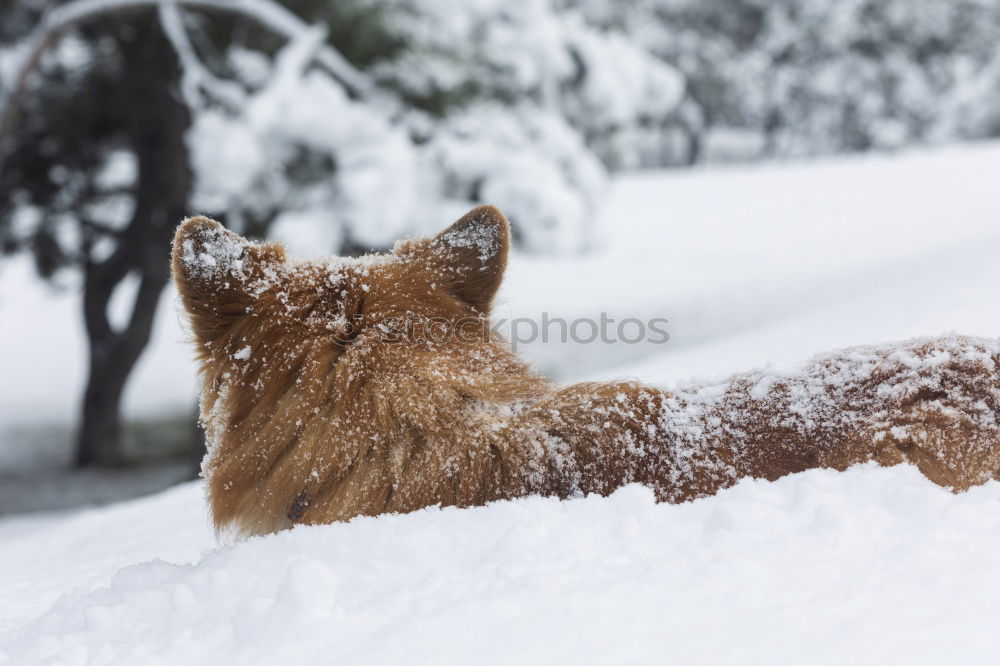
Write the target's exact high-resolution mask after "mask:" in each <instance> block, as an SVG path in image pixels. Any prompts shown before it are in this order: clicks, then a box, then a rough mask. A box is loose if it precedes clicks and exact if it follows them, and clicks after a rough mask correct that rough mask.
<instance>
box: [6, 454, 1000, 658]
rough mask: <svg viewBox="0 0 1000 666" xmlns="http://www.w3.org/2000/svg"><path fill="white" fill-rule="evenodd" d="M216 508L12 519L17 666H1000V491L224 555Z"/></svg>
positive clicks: (928, 491) (710, 509) (351, 529)
mask: <svg viewBox="0 0 1000 666" xmlns="http://www.w3.org/2000/svg"><path fill="white" fill-rule="evenodd" d="M200 507H201V496H200V492H199V489H198V488H197V486H196V485H195V484H189V485H186V486H182V487H179V488H177V489H174V490H171V491H168V492H166V493H163V494H161V495H157V496H154V497H151V498H147V499H141V500H135V501H132V502H128V503H125V504H122V505H119V506H114V507H110V508H107V509H102V510H95V511H91V512H84V513H81V514H79V515H76V516H74V517H72V518H64V519H61V520H59V519H55V520H48V521H41V522H38V523H32V524H24V523H16V522H15V523H9V524H7V525H5V526H4V541H5V545H4V548H3V549H2V551H0V566H2V567H3V570H4V572H5V576H6V577H8V578H9V580H8V582H6V583H5V584H4V586H3V588H2V590H3V592H0V595H2V597H0V602H2V603H0V614H2V615H0V618H2V621H3V624H4V625H6V627H7V628H11V629H12V631H11V633H9V634H7V636H6V638H4V639H3V640H4V642H3V645H4V648H2V649H0V663H4V662H3V660H4V659H6V663H10V664H17V665H18V666H22V665H27V664H36V663H45V664H67V665H68V664H127V665H130V666H131V665H134V664H143V665H144V666H152V665H158V664H162V665H164V666H174V665H176V664H184V665H185V666H196V665H199V664H206V665H212V666H215V665H218V664H241V665H244V664H261V665H270V664H363V665H365V666H375V665H376V664H434V665H443V664H456V665H460V664H461V665H465V664H570V663H572V664H639V663H642V664H720V663H739V664H844V663H850V664H965V665H969V664H995V663H996V661H995V660H996V642H995V641H996V625H997V620H998V619H1000V617H998V605H997V594H998V590H1000V568H998V567H997V566H996V553H997V552H998V549H1000V484H996V483H993V484H991V485H989V486H987V487H983V488H977V489H975V490H973V491H971V492H969V493H966V494H965V495H961V496H955V495H952V494H950V493H949V492H947V491H945V490H942V489H940V488H938V487H936V486H933V485H931V484H929V483H928V482H926V481H925V480H924V479H923V477H921V476H920V474H919V473H918V472H917V471H916V470H915V469H912V468H897V469H892V470H879V469H874V468H870V467H862V468H855V469H853V470H850V471H848V472H846V473H843V474H839V473H837V472H832V471H826V470H820V471H811V472H807V473H805V474H800V475H797V476H795V477H789V478H785V479H783V480H781V481H779V482H777V483H773V484H768V483H764V482H754V481H746V482H743V483H741V484H740V485H738V486H736V487H735V488H732V489H730V490H727V491H725V492H723V493H722V494H721V495H719V496H718V497H714V498H710V499H706V500H700V501H697V502H692V503H689V504H684V505H677V506H671V505H655V504H654V503H653V498H652V493H651V492H650V491H648V490H646V489H644V488H642V487H639V486H632V487H628V488H625V489H622V490H621V491H619V492H618V493H616V494H615V495H614V496H612V497H610V498H596V497H592V498H587V499H582V500H574V501H569V502H559V501H556V500H549V499H540V498H530V499H526V500H520V501H516V502H508V503H499V504H495V505H492V506H488V507H484V508H477V509H468V510H455V509H447V510H437V509H429V510H424V511H420V512H417V513H415V514H410V515H406V516H387V517H383V518H378V519H363V520H355V521H354V522H352V523H350V524H346V525H334V526H326V527H311V528H310V527H299V528H296V529H294V530H292V531H291V532H286V533H282V534H278V535H275V536H272V537H267V538H258V539H252V540H250V541H247V542H244V543H239V544H236V545H230V546H225V547H222V548H217V547H216V546H215V544H214V541H213V539H212V536H211V534H210V533H209V532H208V530H207V528H206V527H205V524H204V517H203V515H202V512H201V510H200ZM71 588H75V591H73V592H70V593H68V594H63V596H61V597H60V598H58V600H57V597H59V595H60V593H65V592H67V591H68V590H69V589H71ZM53 602H55V605H54V606H52V603H53ZM50 606H51V608H50ZM46 608H48V610H47V611H46V612H45V613H44V614H42V615H41V617H39V618H38V619H34V620H26V618H28V617H30V616H31V615H33V614H35V613H38V612H41V611H43V610H45V609H46Z"/></svg>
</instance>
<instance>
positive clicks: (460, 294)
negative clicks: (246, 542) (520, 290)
mask: <svg viewBox="0 0 1000 666" xmlns="http://www.w3.org/2000/svg"><path fill="white" fill-rule="evenodd" d="M428 248H429V249H430V251H431V253H432V256H433V257H434V259H433V265H434V267H435V268H436V271H437V273H438V275H437V276H435V277H436V278H440V279H441V280H442V283H443V285H444V286H445V288H446V289H448V291H449V292H451V294H452V295H453V296H455V298H457V299H459V300H460V301H462V302H464V303H466V304H468V305H470V306H472V307H473V308H474V309H475V310H476V311H477V312H480V313H482V314H488V313H489V311H490V306H491V304H492V303H493V297H494V296H496V293H497V289H499V288H500V282H501V281H502V280H503V273H504V270H505V269H506V268H507V253H508V251H509V249H510V223H509V222H507V218H506V217H504V214H503V213H501V212H500V210H499V209H498V208H496V207H495V206H479V207H478V208H474V209H473V210H471V211H469V212H468V213H466V214H465V215H464V216H463V217H462V218H461V219H459V220H458V221H457V222H455V223H454V224H453V225H451V226H450V227H448V228H447V229H445V230H444V231H442V232H441V233H440V234H438V235H437V236H435V237H434V238H432V239H431V241H430V243H429V245H428Z"/></svg>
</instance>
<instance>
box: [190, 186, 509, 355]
mask: <svg viewBox="0 0 1000 666" xmlns="http://www.w3.org/2000/svg"><path fill="white" fill-rule="evenodd" d="M509 245H510V230H509V224H508V222H507V219H506V218H505V217H504V216H503V214H502V213H501V212H500V211H499V210H498V209H496V208H494V207H493V206H481V207H479V208H476V209H474V210H472V211H471V212H469V213H468V214H467V215H465V216H464V217H462V218H461V219H460V220H458V221H457V222H455V223H454V224H453V225H452V226H450V227H449V228H448V229H446V230H444V231H443V232H441V233H440V234H438V235H437V236H435V237H433V238H427V239H421V240H407V241H402V242H400V243H398V244H397V246H396V248H395V249H394V250H393V251H392V252H390V253H387V254H382V255H370V256H366V257H360V258H356V259H350V258H348V259H343V258H332V259H325V260H310V261H290V260H289V259H288V258H287V257H286V256H285V251H284V249H283V248H282V247H281V246H280V245H278V244H274V243H264V244H256V243H252V242H250V241H248V240H246V239H244V238H242V237H240V236H238V235H237V234H235V233H233V232H232V231H229V230H227V229H225V228H223V227H222V225H220V224H218V223H217V222H213V221H212V220H209V219H206V218H204V217H196V218H192V219H189V220H186V221H185V222H184V223H183V224H182V225H181V226H180V228H178V230H177V234H176V237H175V239H174V249H173V273H174V281H175V282H176V284H177V288H178V291H179V293H180V297H181V300H182V302H183V304H184V307H185V309H186V310H187V313H188V315H189V318H190V322H191V328H192V331H193V334H194V337H195V342H196V344H197V345H198V349H199V355H200V356H201V359H202V360H203V361H207V360H209V359H213V360H216V361H222V360H224V359H225V358H227V357H228V358H231V359H233V360H235V361H241V360H245V358H241V357H249V356H250V355H252V354H253V355H256V354H257V353H259V352H261V351H265V350H264V349H258V347H259V346H264V347H269V346H273V345H274V344H295V345H302V344H309V345H319V346H322V347H324V348H325V349H326V350H327V351H328V352H329V353H330V354H332V355H333V356H336V355H339V353H341V352H343V351H344V350H346V349H347V348H348V346H349V345H350V344H352V343H353V342H354V341H355V340H357V339H359V338H372V337H378V338H379V339H383V340H385V341H390V342H394V343H406V342H426V340H427V339H428V338H441V337H448V336H454V337H462V336H464V337H465V338H471V337H472V334H473V333H483V331H485V330H488V328H482V327H481V326H480V327H478V328H477V326H476V324H475V322H481V323H482V324H483V326H485V322H486V317H487V316H488V315H489V312H490V307H491V304H492V302H493V298H494V296H495V295H496V292H497V289H498V288H499V286H500V282H501V280H502V278H503V273H504V269H505V268H506V265H507V253H508V249H509ZM428 327H431V329H433V330H431V329H428ZM467 341H468V340H467Z"/></svg>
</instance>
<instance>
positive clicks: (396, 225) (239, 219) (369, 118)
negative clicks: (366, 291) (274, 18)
mask: <svg viewBox="0 0 1000 666" xmlns="http://www.w3.org/2000/svg"><path fill="white" fill-rule="evenodd" d="M319 37H322V33H320V32H315V33H311V34H310V33H306V34H305V35H303V37H302V38H301V39H299V40H297V41H294V42H291V43H290V44H289V45H288V46H287V47H285V48H284V49H283V50H282V51H281V52H280V53H279V54H278V55H277V57H276V58H275V61H274V64H273V67H270V70H271V71H270V72H268V73H267V74H266V75H265V72H264V71H262V70H265V69H268V68H269V66H268V64H267V63H266V62H256V60H250V62H255V63H256V66H254V67H253V73H252V76H253V77H255V78H259V80H263V81H265V83H264V85H263V86H262V87H260V88H259V89H258V90H256V91H253V92H250V93H247V94H246V95H245V96H244V97H243V98H242V99H239V100H238V102H239V103H238V104H237V105H236V107H235V108H233V109H225V108H222V107H219V106H213V107H209V108H205V109H201V110H199V111H197V112H196V114H195V118H194V122H193V125H192V127H191V130H190V132H189V134H188V144H189V148H190V150H191V155H192V162H193V166H194V172H195V174H196V181H197V186H198V187H197V190H196V193H195V199H194V206H195V207H196V208H198V209H199V210H201V211H203V212H206V213H210V214H225V215H226V216H227V220H228V221H229V223H230V225H231V226H233V227H235V228H237V229H238V230H243V229H244V228H246V227H249V228H250V229H254V224H253V223H254V221H260V220H270V219H272V218H273V223H274V225H275V229H274V231H275V234H274V235H277V236H279V237H281V238H282V239H283V240H285V241H286V242H287V243H288V244H289V246H290V247H291V248H292V249H293V250H298V249H302V250H304V251H316V250H317V247H316V245H315V243H316V241H317V240H319V241H321V242H323V244H324V245H327V247H325V248H320V249H322V250H323V251H328V250H335V249H337V248H340V247H343V246H345V245H353V246H359V247H380V246H386V245H390V244H391V243H392V241H393V240H394V239H395V238H397V237H398V236H399V235H400V234H402V233H404V232H405V231H407V230H408V224H409V222H410V220H409V215H410V212H411V210H412V208H413V205H414V204H415V202H416V199H417V195H418V192H417V182H416V181H417V178H416V173H417V172H416V169H417V160H416V147H415V146H414V145H413V143H412V141H411V140H410V138H409V136H408V135H407V133H406V132H405V131H404V130H403V129H402V128H400V127H395V126H393V125H391V124H390V123H389V121H388V120H387V114H385V113H379V112H378V111H377V110H376V109H374V108H373V106H372V105H371V104H365V103H362V102H358V101H356V100H352V99H350V98H349V97H348V95H347V94H346V93H345V92H344V90H343V88H341V87H340V86H339V85H338V84H337V83H336V82H335V81H334V80H332V79H331V78H330V77H328V76H326V75H325V74H324V73H322V72H319V71H317V70H315V69H310V68H309V63H310V60H311V57H312V55H313V53H314V52H315V49H316V47H317V43H316V40H317V38H319ZM239 55H240V56H242V57H241V58H240V60H241V62H242V63H243V64H244V67H243V68H242V69H246V68H247V67H246V65H247V62H248V60H249V59H248V58H247V57H246V54H239Z"/></svg>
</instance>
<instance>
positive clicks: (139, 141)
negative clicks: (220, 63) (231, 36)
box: [76, 19, 190, 466]
mask: <svg viewBox="0 0 1000 666" xmlns="http://www.w3.org/2000/svg"><path fill="white" fill-rule="evenodd" d="M130 30H132V31H133V32H127V31H126V32H123V33H122V34H123V35H125V36H123V37H122V38H120V39H119V46H120V48H121V55H122V61H123V70H124V71H123V73H124V76H123V82H122V85H124V86H126V89H128V90H129V91H131V92H132V94H133V95H134V96H133V98H132V100H133V103H134V107H133V109H132V112H131V114H130V120H129V128H128V130H129V140H130V143H131V148H132V150H133V151H134V153H135V156H136V159H137V162H138V174H137V178H136V185H135V210H134V213H133V215H132V220H131V222H130V223H129V226H128V227H127V228H126V229H125V231H124V232H123V233H122V235H121V238H120V239H119V242H118V246H117V247H116V248H115V251H114V252H113V253H112V254H111V256H110V257H108V258H107V259H105V260H104V261H102V262H100V263H96V262H89V261H88V264H87V265H86V267H85V271H84V297H83V314H84V321H85V323H86V329H87V338H88V342H89V344H90V356H89V359H90V368H89V374H88V377H87V385H86V389H85V391H84V397H83V405H82V411H81V416H80V429H79V432H78V437H77V449H76V463H77V465H79V466H84V465H113V464H116V463H119V462H121V455H122V450H121V444H122V437H121V435H122V432H121V399H122V395H123V393H124V390H125V385H126V381H127V380H128V377H129V375H130V374H131V372H132V370H133V369H134V367H135V364H136V362H137V361H138V360H139V357H140V355H141V354H142V351H143V349H145V347H146V345H147V344H148V343H149V338H150V334H151V333H152V328H153V321H154V318H155V315H156V308H157V304H158V302H159V299H160V295H161V294H162V292H163V288H164V286H166V284H167V281H168V280H169V278H170V274H169V268H168V265H169V264H168V260H169V257H170V239H171V235H172V232H173V229H174V226H175V225H176V224H177V223H178V222H179V221H180V220H181V218H182V217H183V216H184V214H185V210H186V206H187V200H188V194H189V190H190V172H189V165H188V154H187V147H186V144H185V143H184V132H185V130H186V129H187V127H188V125H189V115H188V110H187V107H186V106H185V105H184V104H183V102H182V101H181V99H180V93H179V85H180V68H179V65H178V63H177V59H176V56H175V54H174V52H173V50H172V48H171V47H170V45H169V44H168V42H167V41H166V40H165V38H164V36H163V34H162V32H161V31H160V28H159V25H158V23H157V22H156V21H155V20H152V19H149V20H146V19H143V20H140V21H133V22H132V23H131V24H130ZM129 276H134V277H135V278H136V279H138V281H139V286H138V290H137V292H136V296H135V301H134V304H133V308H132V312H131V316H130V317H129V320H128V322H127V324H126V325H125V326H124V327H123V328H121V329H120V330H116V329H115V327H114V326H113V325H112V324H111V322H110V320H109V318H108V304H109V302H110V300H111V297H112V295H113V294H114V291H115V289H116V288H117V287H118V286H119V285H120V284H121V283H122V281H123V280H125V279H126V278H128V277H129Z"/></svg>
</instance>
